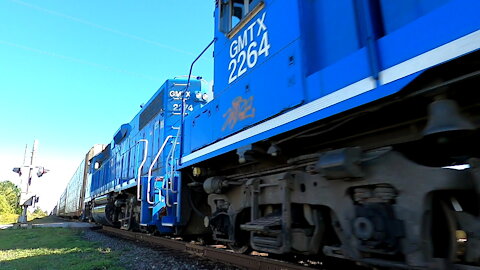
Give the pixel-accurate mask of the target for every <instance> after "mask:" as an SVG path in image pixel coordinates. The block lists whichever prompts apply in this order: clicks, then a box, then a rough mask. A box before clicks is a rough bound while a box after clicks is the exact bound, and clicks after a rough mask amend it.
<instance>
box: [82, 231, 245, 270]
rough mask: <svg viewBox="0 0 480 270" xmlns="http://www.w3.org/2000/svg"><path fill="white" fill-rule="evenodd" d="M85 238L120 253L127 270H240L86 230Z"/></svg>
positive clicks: (121, 260)
mask: <svg viewBox="0 0 480 270" xmlns="http://www.w3.org/2000/svg"><path fill="white" fill-rule="evenodd" d="M83 238H84V239H86V240H89V241H95V242H99V243H100V244H101V245H102V247H104V248H109V249H111V250H112V251H116V252H119V253H120V265H121V266H123V267H125V269H127V270H147V269H178V270H180V269H215V270H234V269H239V268H236V267H233V266H230V265H226V264H223V263H217V262H213V261H210V260H206V259H202V258H200V257H197V256H194V255H190V254H188V253H184V252H179V251H172V250H168V249H166V248H161V247H151V246H148V245H146V244H141V243H136V242H133V241H130V240H125V239H119V238H113V237H111V236H108V235H104V234H102V233H99V232H95V231H92V230H84V232H83Z"/></svg>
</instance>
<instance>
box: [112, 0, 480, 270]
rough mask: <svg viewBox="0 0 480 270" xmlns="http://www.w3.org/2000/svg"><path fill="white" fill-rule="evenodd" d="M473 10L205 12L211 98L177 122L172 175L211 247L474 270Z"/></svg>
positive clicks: (420, 3) (237, 0)
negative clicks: (211, 21)
mask: <svg viewBox="0 0 480 270" xmlns="http://www.w3.org/2000/svg"><path fill="white" fill-rule="evenodd" d="M479 10H480V1H476V0H402V1H391V0H337V1H327V0H317V1H313V0H297V1H295V0H287V1H275V0H263V1H261V0H248V1H247V0H219V1H216V8H215V41H214V44H215V54H214V57H215V58H214V65H215V99H214V100H213V101H211V102H210V103H209V104H207V105H205V106H204V107H203V108H202V109H201V110H196V111H194V112H193V113H191V114H190V115H189V116H187V117H185V121H184V124H183V125H182V127H183V130H182V132H181V146H182V152H181V153H180V156H179V162H178V163H179V166H178V168H179V170H180V174H179V175H180V176H181V178H182V179H183V182H186V181H187V182H188V183H187V184H186V185H184V183H182V184H181V185H179V186H180V187H182V188H184V187H185V189H184V190H182V191H181V192H183V193H185V192H188V193H190V198H189V199H190V200H191V201H193V203H192V204H191V206H192V208H193V210H194V211H195V213H197V214H198V216H204V224H205V226H206V227H208V228H210V229H211V230H212V234H213V238H214V239H215V240H216V241H219V242H221V243H225V244H228V245H229V246H231V247H232V248H234V249H235V250H237V251H239V252H243V251H246V250H248V249H250V248H253V249H255V250H258V251H262V252H268V253H276V254H287V253H297V254H307V255H308V254H309V255H318V256H326V257H336V258H343V259H346V260H351V261H355V262H357V263H360V264H366V265H373V266H376V267H378V266H385V267H392V268H405V269H406V268H415V269H425V268H431V269H453V268H458V269H460V268H461V269H479V268H478V265H479V263H480V249H479V248H478V246H479V244H480V237H479V235H480V234H479V228H480V227H479V226H480V221H479V218H480V217H479V212H480V208H479V205H480V204H479V202H480V200H479V195H480V194H479V190H480V189H479V187H480V184H479V183H480V182H478V179H479V176H480V175H479V173H478V169H477V168H478V165H479V162H478V156H479V154H480V152H479V148H478V142H477V141H478V140H477V138H478V127H479V123H480V119H479V116H480V114H479V104H480V103H479V100H480V99H479V94H480V92H479V91H477V90H476V88H478V85H479V83H480V81H479V73H480V70H479V67H480V65H479V64H480V58H479V51H478V49H479V48H480V16H478V11H479ZM459 164H462V165H464V168H466V169H464V170H454V169H451V168H447V166H451V165H459ZM112 188H113V187H112ZM177 192H180V190H178V191H177ZM204 204H208V209H207V210H206V211H205V210H204V209H195V207H200V206H202V207H203V206H204ZM472 265H477V267H474V266H472Z"/></svg>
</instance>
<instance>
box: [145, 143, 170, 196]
mask: <svg viewBox="0 0 480 270" xmlns="http://www.w3.org/2000/svg"><path fill="white" fill-rule="evenodd" d="M171 138H173V136H172V135H168V136H167V138H165V141H163V144H162V147H160V150H158V153H157V155H156V156H155V158H154V159H153V161H152V164H150V168H149V169H148V177H147V202H148V203H149V204H154V203H155V202H153V201H151V200H150V178H151V177H152V169H153V166H155V163H157V160H158V158H159V157H160V154H161V153H162V152H163V149H164V148H165V145H167V142H168V140H170V139H171ZM167 196H168V194H167Z"/></svg>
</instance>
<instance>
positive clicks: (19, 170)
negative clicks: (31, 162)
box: [13, 168, 22, 176]
mask: <svg viewBox="0 0 480 270" xmlns="http://www.w3.org/2000/svg"><path fill="white" fill-rule="evenodd" d="M13 172H15V173H18V176H22V169H21V168H13Z"/></svg>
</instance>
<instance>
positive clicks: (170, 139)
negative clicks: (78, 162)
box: [85, 77, 208, 235]
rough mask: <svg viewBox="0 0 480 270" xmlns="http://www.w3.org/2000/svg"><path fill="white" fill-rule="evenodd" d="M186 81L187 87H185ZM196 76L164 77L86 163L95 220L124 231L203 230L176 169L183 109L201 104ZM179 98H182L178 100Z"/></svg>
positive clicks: (90, 208) (90, 207) (88, 197)
mask: <svg viewBox="0 0 480 270" xmlns="http://www.w3.org/2000/svg"><path fill="white" fill-rule="evenodd" d="M187 85H188V89H187ZM207 99H208V95H207V93H206V92H205V91H203V90H202V88H201V78H199V77H195V78H189V79H171V80H167V81H166V82H165V83H164V84H163V85H162V86H161V87H160V88H159V89H158V91H157V92H156V93H155V94H154V95H153V97H152V98H151V99H150V100H149V101H148V102H147V103H146V104H145V105H144V106H143V107H142V109H141V110H140V112H139V113H138V114H137V115H136V116H135V117H134V118H133V120H132V121H130V122H129V123H126V124H123V125H121V127H120V128H119V129H118V131H117V132H115V134H114V136H113V141H112V142H111V143H110V144H108V145H107V146H106V147H105V149H104V150H103V151H102V152H101V153H99V154H98V155H96V156H95V157H94V158H93V159H92V161H91V164H90V174H91V180H89V181H90V186H89V190H88V192H87V195H86V200H85V203H86V209H87V210H86V211H87V212H88V213H89V215H90V216H91V218H92V219H93V220H95V221H96V222H99V223H102V224H105V225H110V226H116V227H120V228H122V229H125V230H133V229H134V230H144V231H149V232H153V231H156V232H159V233H177V234H180V233H182V234H192V235H195V234H202V233H204V232H205V230H206V228H205V227H204V226H198V225H197V224H202V222H203V220H202V219H201V218H196V217H192V215H191V210H190V209H191V208H190V207H189V206H188V200H187V196H188V192H184V189H183V188H182V187H183V186H184V185H185V183H184V182H182V178H181V176H180V175H179V173H178V172H177V171H176V170H175V166H176V164H175V162H176V160H177V159H178V158H176V157H178V155H179V151H180V149H179V143H180V141H179V136H178V133H179V130H180V121H181V119H182V118H181V115H182V112H184V113H185V114H186V115H188V114H191V113H192V112H193V111H195V110H197V109H199V108H201V106H202V105H203V104H205V103H206V101H207ZM182 100H183V102H182Z"/></svg>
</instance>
